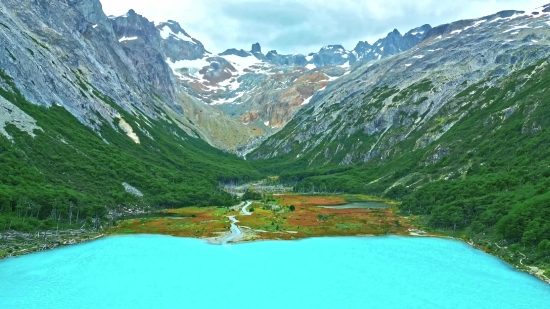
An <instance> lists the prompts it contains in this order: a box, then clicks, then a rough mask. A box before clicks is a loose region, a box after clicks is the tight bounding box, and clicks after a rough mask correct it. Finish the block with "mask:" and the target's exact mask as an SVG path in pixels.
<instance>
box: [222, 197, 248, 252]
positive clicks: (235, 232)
mask: <svg viewBox="0 0 550 309" xmlns="http://www.w3.org/2000/svg"><path fill="white" fill-rule="evenodd" d="M250 205H252V203H251V202H249V201H247V202H246V203H245V204H244V206H243V208H242V209H241V211H242V213H243V214H244V215H246V216H250V215H251V214H252V213H251V212H250V211H248V210H247V208H248V206H250ZM228 218H229V220H231V230H230V231H231V234H229V235H228V236H227V237H225V238H224V239H222V241H221V244H222V245H227V243H228V242H230V241H232V240H234V239H235V238H237V237H239V236H241V235H242V234H243V231H242V230H241V228H240V227H239V226H238V225H237V223H239V222H240V221H239V220H237V219H235V216H228Z"/></svg>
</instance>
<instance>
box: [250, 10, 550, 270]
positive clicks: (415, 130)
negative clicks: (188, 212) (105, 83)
mask: <svg viewBox="0 0 550 309" xmlns="http://www.w3.org/2000/svg"><path fill="white" fill-rule="evenodd" d="M549 25H550V5H546V6H544V7H541V8H538V9H535V10H529V11H502V12H499V13H497V14H494V15H489V16H485V17H482V18H479V19H472V20H461V21H457V22H453V23H449V24H444V25H441V26H437V27H435V28H433V29H430V30H429V31H427V33H425V37H424V38H423V39H422V41H421V42H420V44H418V45H417V46H416V47H415V48H413V49H412V50H409V51H406V52H403V53H399V54H396V55H394V56H392V57H388V58H385V59H381V60H380V61H377V62H374V63H365V64H360V65H359V66H357V67H356V68H355V69H354V70H352V71H351V73H350V74H348V75H346V76H344V77H342V78H339V79H338V80H336V81H334V82H333V83H331V84H329V85H328V86H327V87H326V89H325V90H323V91H322V92H318V93H316V94H315V95H314V96H313V97H312V99H311V101H310V103H309V105H308V106H307V107H306V108H304V109H302V110H301V111H300V112H299V113H298V114H297V115H296V116H295V117H294V118H293V119H292V120H291V121H290V123H289V124H287V125H286V126H285V127H284V128H283V129H282V130H281V131H279V132H278V133H276V134H274V135H273V136H271V137H270V138H268V139H267V140H266V141H264V142H263V143H261V144H258V145H255V146H256V149H255V150H254V151H252V152H251V153H249V154H248V155H247V158H248V159H249V160H256V161H255V162H254V165H255V166H256V167H257V168H258V169H261V170H262V171H263V172H264V173H268V174H274V175H280V179H281V180H283V181H289V182H297V183H298V185H297V188H299V189H301V190H308V189H309V190H312V189H311V188H323V190H324V191H325V192H326V191H329V192H334V191H341V192H348V193H363V194H370V195H376V196H385V197H387V198H391V199H394V200H400V201H401V204H400V206H399V209H400V210H401V211H402V212H404V213H407V214H411V215H418V216H419V218H420V219H421V221H422V223H423V224H425V226H426V227H428V228H430V229H433V230H437V231H440V232H442V233H444V234H450V235H455V236H460V237H467V238H469V239H472V240H473V242H474V243H475V244H477V245H480V246H482V247H484V248H487V250H490V251H493V252H494V251H499V250H504V251H506V252H507V253H506V254H507V256H508V258H507V259H508V260H510V261H515V262H516V263H519V261H520V258H521V257H522V256H523V257H525V256H528V258H526V260H528V261H529V262H528V263H535V264H536V263H538V265H543V266H544V267H545V268H546V269H548V266H549V265H550V264H549V260H548V257H549V256H550V247H548V239H549V238H550V223H549V221H548V220H547V219H546V218H548V216H549V215H550V207H549V205H550V186H549V184H550V166H549V165H548V157H550V129H549V128H550V127H549V124H550V123H549V119H550V109H549V106H550V104H549V101H548V89H549V88H550V40H549V38H550V26H549ZM495 244H496V245H495ZM503 248H504V249H503ZM500 252H503V251H500ZM518 252H520V253H518Z"/></svg>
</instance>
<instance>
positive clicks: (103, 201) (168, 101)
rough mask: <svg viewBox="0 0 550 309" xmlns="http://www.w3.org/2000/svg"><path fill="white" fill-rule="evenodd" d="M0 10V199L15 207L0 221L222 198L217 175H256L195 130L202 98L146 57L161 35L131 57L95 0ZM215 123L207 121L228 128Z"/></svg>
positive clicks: (28, 224) (101, 219)
mask: <svg viewBox="0 0 550 309" xmlns="http://www.w3.org/2000/svg"><path fill="white" fill-rule="evenodd" d="M0 20H1V23H0V42H1V45H2V48H0V209H1V211H2V214H5V213H6V212H8V213H9V212H12V211H13V212H14V213H15V216H7V217H6V216H0V226H1V227H0V229H7V228H8V227H11V228H12V229H19V230H33V229H34V228H35V227H36V226H41V227H45V228H46V227H48V226H52V225H55V224H57V223H59V222H62V223H69V221H70V220H71V219H72V218H73V217H72V215H75V216H76V213H77V211H78V214H79V216H80V217H79V222H78V225H79V227H80V226H82V223H83V220H93V221H94V226H96V227H98V224H99V225H103V226H104V224H106V223H107V221H105V218H106V217H105V215H106V214H107V213H108V212H110V213H113V212H133V211H137V210H139V209H146V208H149V207H177V206H185V205H229V204H232V203H234V200H233V197H231V196H230V195H228V194H226V193H225V192H223V191H221V190H219V182H220V181H229V180H232V181H235V180H238V179H247V178H258V177H261V175H260V174H259V173H258V172H256V171H255V170H254V169H252V168H251V167H250V166H249V165H248V164H247V163H245V162H243V161H242V160H240V159H238V158H237V157H236V156H234V155H230V154H228V153H226V152H224V151H221V150H218V149H216V148H213V147H212V146H210V145H209V144H208V143H206V142H205V140H204V139H201V138H198V136H201V135H204V133H202V132H200V131H199V130H198V129H197V127H198V126H197V125H196V124H194V123H199V122H200V121H201V120H200V119H197V116H196V115H195V114H194V113H200V109H202V108H203V107H202V106H199V107H197V106H196V102H194V101H193V100H192V99H190V98H187V97H185V96H184V94H181V93H179V92H178V89H177V87H175V84H174V83H173V82H171V78H172V77H171V71H170V68H169V67H168V65H167V64H166V63H165V62H164V59H163V57H160V59H159V60H160V61H151V60H152V59H155V57H157V56H158V54H157V53H156V46H160V45H155V42H153V41H151V42H147V44H143V45H142V47H143V48H144V50H143V51H142V52H141V56H142V57H143V58H141V59H140V58H138V57H137V56H136V55H135V54H133V53H132V52H131V48H129V47H128V45H127V44H128V43H127V42H126V40H121V39H120V38H118V36H117V35H118V33H119V31H121V28H116V29H113V27H112V23H111V21H110V20H109V19H108V18H107V17H106V16H105V15H103V13H102V12H101V6H100V5H99V1H97V0H89V1H69V2H66V1H46V2H25V3H21V2H17V1H9V0H8V1H2V2H1V3H0ZM125 34H126V35H127V34H130V33H129V32H127V33H125ZM130 41H133V40H128V42H130ZM157 43H159V42H158V41H157ZM157 58H158V57H157ZM140 60H142V61H140ZM185 100H187V101H189V102H187V103H185V104H183V103H182V102H184V101H185ZM197 110H199V111H197ZM214 112H217V113H219V114H221V113H220V112H219V111H214ZM220 119H228V117H226V116H225V115H222V116H220ZM216 121H217V120H216ZM227 121H232V120H231V119H229V120H227ZM226 124H227V122H226ZM226 124H224V123H223V122H222V123H221V124H220V123H219V124H218V125H217V126H216V127H215V128H212V130H214V129H216V128H217V129H218V130H220V131H223V132H224V134H229V133H231V130H235V128H234V127H233V126H232V125H227V127H223V129H222V127H221V126H222V125H226ZM230 129H231V130H230ZM247 130H248V129H247ZM77 208H78V210H77ZM73 210H74V212H73ZM14 217H15V218H18V219H14ZM37 220H38V221H39V222H35V221H37ZM12 221H13V222H12ZM75 221H77V220H75ZM33 222H34V223H33ZM73 223H74V221H73Z"/></svg>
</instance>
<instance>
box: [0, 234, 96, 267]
mask: <svg viewBox="0 0 550 309" xmlns="http://www.w3.org/2000/svg"><path fill="white" fill-rule="evenodd" d="M103 236H105V234H103V233H98V232H93V231H90V230H86V229H78V230H60V231H53V230H47V231H41V232H36V233H24V232H17V231H7V232H3V233H0V260H1V259H5V258H10V257H17V256H21V255H25V254H30V253H34V252H40V251H46V250H51V249H55V248H59V247H63V246H68V245H75V244H80V243H84V242H88V241H92V240H96V239H98V238H101V237H103Z"/></svg>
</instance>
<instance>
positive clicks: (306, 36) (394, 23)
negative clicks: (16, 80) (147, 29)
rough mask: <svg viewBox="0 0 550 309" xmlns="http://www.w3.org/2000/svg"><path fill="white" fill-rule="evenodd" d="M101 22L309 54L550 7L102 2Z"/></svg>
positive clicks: (529, 1) (219, 46) (483, 1)
mask: <svg viewBox="0 0 550 309" xmlns="http://www.w3.org/2000/svg"><path fill="white" fill-rule="evenodd" d="M100 1H101V3H102V5H103V9H104V11H105V13H106V14H107V15H123V14H124V13H126V12H127V11H128V10H129V9H134V10H135V11H136V12H137V13H138V14H141V15H143V16H145V17H147V18H148V19H149V20H151V21H157V22H160V21H166V20H168V19H172V20H175V21H177V22H179V23H180V24H181V25H182V27H183V29H185V30H186V31H187V32H188V33H189V34H190V35H191V36H193V37H195V38H196V39H198V40H200V41H201V42H202V43H203V44H204V45H205V47H206V49H208V50H209V51H210V52H213V53H219V52H222V51H224V50H226V49H228V48H239V49H240V48H242V49H245V50H250V46H251V44H252V43H255V42H259V43H260V44H261V45H262V51H263V52H264V53H266V52H267V51H269V50H272V49H276V50H277V51H278V52H279V53H294V52H299V53H303V54H307V53H310V52H313V51H318V50H319V48H321V47H322V46H325V45H329V44H342V45H343V46H344V47H345V48H346V49H353V48H354V47H355V45H356V44H357V42H358V41H363V40H367V41H369V43H373V42H374V41H376V40H377V39H378V38H380V37H383V36H385V35H386V34H387V33H388V32H390V31H392V30H393V29H394V28H396V29H398V30H399V31H400V32H401V33H405V32H407V31H408V30H410V29H412V28H415V27H417V26H421V25H423V24H431V25H432V26H437V25H440V24H444V23H448V22H452V21H456V20H459V19H467V18H478V17H481V16H484V15H488V14H493V13H496V12H498V11H502V10H507V9H515V10H531V9H534V8H537V7H540V6H542V5H544V4H547V3H550V0H412V1H411V0H338V1H335V0H100Z"/></svg>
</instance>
